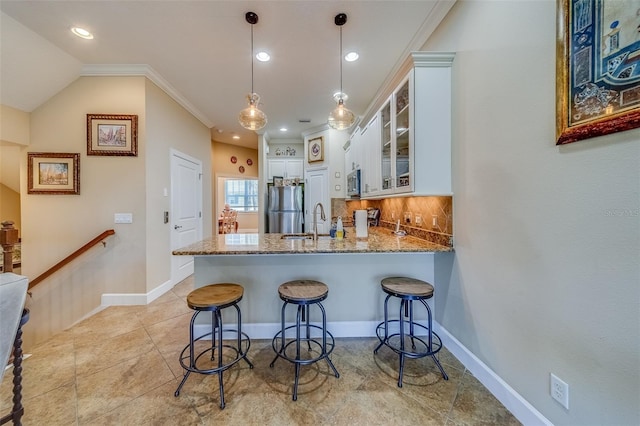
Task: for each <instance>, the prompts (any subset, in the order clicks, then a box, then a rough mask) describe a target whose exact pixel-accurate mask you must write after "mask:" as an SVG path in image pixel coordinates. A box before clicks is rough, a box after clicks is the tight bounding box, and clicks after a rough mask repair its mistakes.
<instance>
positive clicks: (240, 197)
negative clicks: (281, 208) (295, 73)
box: [224, 179, 258, 212]
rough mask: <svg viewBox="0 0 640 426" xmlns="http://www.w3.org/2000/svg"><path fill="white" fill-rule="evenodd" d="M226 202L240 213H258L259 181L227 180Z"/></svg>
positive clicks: (225, 184)
mask: <svg viewBox="0 0 640 426" xmlns="http://www.w3.org/2000/svg"><path fill="white" fill-rule="evenodd" d="M224 202H225V203H226V204H229V207H231V208H232V209H234V210H237V211H239V212H257V211H258V179H226V180H225V182H224Z"/></svg>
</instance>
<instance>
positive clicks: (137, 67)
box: [80, 64, 214, 128]
mask: <svg viewBox="0 0 640 426" xmlns="http://www.w3.org/2000/svg"><path fill="white" fill-rule="evenodd" d="M80 75H81V76H84V77H125V76H126V77H131V76H144V77H146V78H148V79H149V80H151V81H152V82H153V83H154V84H155V85H156V86H158V87H159V88H160V89H162V90H163V91H164V92H165V93H166V94H167V95H169V96H170V97H171V98H172V99H173V100H174V101H176V102H177V103H178V104H180V105H181V106H182V107H183V108H184V109H186V110H187V111H189V113H191V114H192V115H193V116H194V117H195V118H197V119H198V120H199V121H200V122H201V123H202V124H204V125H205V126H207V127H208V128H212V127H213V126H214V123H212V122H211V121H210V120H209V119H207V117H206V116H205V115H204V114H203V113H202V112H201V111H199V110H198V109H197V108H196V107H195V106H193V105H192V104H191V103H190V102H189V101H188V100H187V99H186V98H185V97H184V96H182V94H181V93H180V92H178V90H177V89H176V88H175V87H173V86H172V85H171V84H170V83H169V82H168V81H167V80H165V79H164V78H163V77H162V76H161V75H160V74H159V73H158V72H156V70H154V69H153V68H151V67H150V66H149V65H146V64H129V65H127V64H113V65H111V64H92V65H83V66H82V69H81V70H80Z"/></svg>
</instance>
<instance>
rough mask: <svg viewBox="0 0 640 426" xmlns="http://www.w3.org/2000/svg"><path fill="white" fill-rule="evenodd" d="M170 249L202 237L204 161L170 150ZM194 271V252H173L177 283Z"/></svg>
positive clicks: (173, 272) (173, 275)
mask: <svg viewBox="0 0 640 426" xmlns="http://www.w3.org/2000/svg"><path fill="white" fill-rule="evenodd" d="M170 218H171V219H170V224H171V250H175V249H177V248H180V247H184V246H187V245H189V244H192V243H195V242H196V241H200V240H201V239H202V162H201V161H200V160H197V159H195V158H192V157H189V156H188V155H186V154H183V153H181V152H178V151H175V150H172V151H171V212H170ZM191 274H193V256H171V281H172V283H173V284H174V285H175V284H177V283H178V282H180V281H182V280H183V279H185V278H186V277H188V276H189V275H191Z"/></svg>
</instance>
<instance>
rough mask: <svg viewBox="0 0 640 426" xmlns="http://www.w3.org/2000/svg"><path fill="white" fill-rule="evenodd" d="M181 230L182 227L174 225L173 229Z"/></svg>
mask: <svg viewBox="0 0 640 426" xmlns="http://www.w3.org/2000/svg"><path fill="white" fill-rule="evenodd" d="M180 228H182V226H180V225H174V226H173V229H180Z"/></svg>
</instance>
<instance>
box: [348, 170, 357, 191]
mask: <svg viewBox="0 0 640 426" xmlns="http://www.w3.org/2000/svg"><path fill="white" fill-rule="evenodd" d="M347 195H348V196H349V197H351V198H356V197H360V170H354V171H352V172H351V173H349V174H348V175H347Z"/></svg>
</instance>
